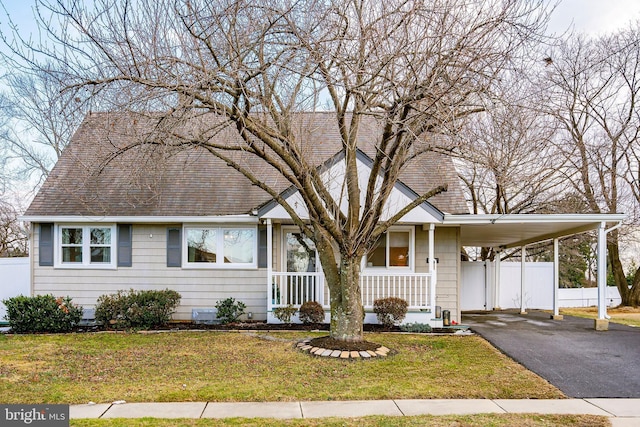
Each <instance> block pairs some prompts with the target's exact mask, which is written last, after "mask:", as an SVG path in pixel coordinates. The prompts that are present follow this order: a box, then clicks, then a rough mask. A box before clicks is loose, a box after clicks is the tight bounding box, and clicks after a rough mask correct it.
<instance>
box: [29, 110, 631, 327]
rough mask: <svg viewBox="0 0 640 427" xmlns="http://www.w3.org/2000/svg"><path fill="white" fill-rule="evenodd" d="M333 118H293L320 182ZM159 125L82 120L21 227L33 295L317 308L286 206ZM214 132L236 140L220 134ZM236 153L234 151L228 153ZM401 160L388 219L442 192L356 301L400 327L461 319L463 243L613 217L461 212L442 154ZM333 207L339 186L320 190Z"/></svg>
mask: <svg viewBox="0 0 640 427" xmlns="http://www.w3.org/2000/svg"><path fill="white" fill-rule="evenodd" d="M331 114H332V113H308V114H306V113H303V114H300V115H299V116H297V118H296V120H298V122H297V123H296V126H297V128H298V129H299V133H300V135H299V139H300V141H302V146H303V149H304V150H307V152H306V153H305V154H308V156H309V158H310V159H314V160H315V162H316V163H317V166H318V167H319V168H320V167H321V168H322V171H323V172H322V173H323V176H324V177H325V179H326V180H336V181H335V182H339V178H340V177H341V176H342V175H343V173H344V172H343V171H344V162H343V157H342V156H341V154H340V147H341V145H340V139H339V135H338V130H337V129H336V127H335V125H334V124H333V123H334V122H333V121H332V120H331V119H332V116H331ZM154 126H156V122H155V121H154V120H152V119H150V118H147V119H144V118H140V117H138V118H133V117H132V116H130V115H126V114H118V113H93V114H90V115H89V116H87V117H86V119H85V120H84V122H83V123H82V125H81V126H80V127H79V129H78V130H77V132H76V133H75V135H74V136H73V138H72V140H71V141H70V143H69V145H68V147H67V148H66V149H65V151H64V152H63V154H62V156H61V157H60V159H59V161H58V163H57V164H56V166H55V167H54V169H53V170H52V171H51V173H50V175H49V176H48V178H47V180H46V182H45V183H44V184H43V186H42V188H41V189H40V191H39V192H38V194H37V195H36V197H35V198H34V200H33V202H32V203H31V205H30V206H29V208H28V209H27V211H26V213H25V215H24V217H23V219H24V220H27V221H30V222H31V223H32V235H31V254H32V256H31V277H32V281H31V288H32V293H33V294H48V293H51V294H54V295H69V296H71V297H72V298H73V300H74V301H75V302H76V303H78V304H81V305H82V306H84V307H86V308H89V307H92V306H93V305H95V303H96V300H97V298H98V297H99V296H100V295H103V294H109V293H115V292H116V291H118V290H122V289H129V288H135V289H164V288H170V289H174V290H176V291H178V292H179V293H180V294H181V295H182V301H181V306H180V307H179V308H178V311H177V313H176V314H175V315H174V318H176V319H184V320H188V319H191V316H192V312H193V311H194V310H196V311H197V310H202V309H208V308H212V307H214V305H215V303H216V302H217V301H219V300H222V299H225V298H227V297H233V298H236V299H237V300H240V301H242V302H244V303H245V304H246V305H247V311H248V312H250V313H251V317H252V318H253V319H262V320H264V319H267V320H269V321H275V319H274V317H273V313H272V311H273V309H274V308H275V307H278V306H284V305H287V304H293V305H300V304H302V303H303V302H304V301H308V300H315V301H318V302H320V303H321V304H322V305H324V306H325V307H327V309H328V304H329V298H328V290H327V287H326V286H325V285H324V279H323V274H322V269H321V267H320V264H319V262H318V260H317V254H316V252H315V247H314V245H313V242H311V241H310V240H308V239H306V238H304V236H302V235H301V233H300V232H299V230H298V229H297V228H296V227H295V226H293V223H292V221H291V219H290V217H289V215H288V214H287V213H286V211H285V210H284V209H283V208H282V207H281V206H280V205H279V204H278V203H276V202H275V201H274V200H273V198H272V197H271V196H270V195H269V194H267V193H266V192H264V191H263V190H262V189H260V188H258V187H257V186H254V185H252V184H251V183H250V182H249V180H247V179H246V178H245V177H244V176H243V175H242V174H240V173H239V172H237V171H235V170H234V169H232V168H230V167H228V166H227V164H226V163H225V162H224V161H222V160H220V159H218V158H216V157H215V156H213V155H211V154H210V153H208V152H207V151H206V150H205V149H204V148H202V147H198V146H194V147H190V148H186V149H185V148H180V149H178V148H175V147H173V148H172V147H167V146H164V145H160V146H158V145H154V144H151V143H149V144H142V145H140V144H135V143H137V142H139V141H147V140H149V141H151V138H150V135H152V134H153V132H154ZM216 132H217V134H216V136H215V137H216V138H221V139H226V140H228V141H233V140H234V138H238V135H237V132H235V128H233V127H231V126H227V127H224V126H223V127H221V128H218V129H217V131H216ZM378 134H379V125H378V124H377V122H376V121H375V120H374V119H370V120H368V121H365V122H364V123H363V125H362V132H361V133H360V138H361V141H360V143H361V146H362V150H361V151H359V152H358V168H359V171H360V176H361V177H363V178H362V179H366V177H367V175H368V174H367V170H370V166H371V159H370V155H371V152H372V150H373V145H372V143H371V141H375V138H376V135H378ZM236 155H241V153H238V154H236ZM418 159H419V160H413V161H411V162H409V163H408V164H407V165H406V166H405V168H404V169H403V171H402V173H401V175H400V181H399V182H398V183H397V184H396V186H395V188H394V190H393V192H392V194H391V197H390V201H389V203H388V206H387V209H388V212H387V213H386V214H387V215H391V214H393V213H394V212H397V211H394V209H397V208H398V206H401V205H405V204H406V203H408V202H409V201H410V200H412V199H413V198H414V197H416V196H417V195H418V194H422V193H424V192H426V191H428V190H430V189H432V188H433V187H435V186H437V185H440V184H448V191H447V192H445V193H441V194H439V195H437V196H435V197H433V198H431V199H429V200H428V201H427V202H425V203H423V204H422V205H420V206H419V207H417V208H415V209H413V210H412V211H411V212H409V213H408V214H407V215H405V216H404V217H403V218H402V219H401V220H400V221H399V222H398V223H397V224H396V225H395V226H393V227H392V228H391V229H390V230H389V231H388V233H386V234H385V235H384V236H383V238H382V239H381V240H380V244H379V245H378V247H377V248H376V249H375V250H374V251H372V252H371V253H369V254H368V255H367V258H366V260H365V261H364V265H363V269H362V277H361V286H362V297H363V304H364V306H365V309H366V310H367V311H369V313H368V314H367V316H368V317H367V319H366V321H373V320H374V319H375V316H374V315H373V314H371V312H370V311H371V308H372V305H373V301H374V300H375V299H377V298H381V297H386V296H398V297H402V298H404V299H406V300H407V301H408V302H409V312H410V313H409V316H408V317H407V321H410V322H415V321H418V322H422V323H432V324H434V325H435V324H438V321H437V320H435V319H434V318H435V306H436V305H437V306H440V307H441V308H442V309H443V310H449V311H450V312H451V318H452V319H453V320H458V321H459V319H460V312H459V307H460V304H459V301H460V280H461V272H460V265H461V261H460V253H461V248H462V246H464V245H474V246H476V245H477V246H494V247H510V246H516V245H526V244H529V243H532V242H534V241H539V240H546V239H551V238H557V237H558V236H562V235H566V234H567V233H573V232H580V231H584V230H587V229H595V228H598V227H600V228H602V224H606V223H611V222H614V223H615V222H619V221H621V219H622V216H620V215H618V216H606V215H600V216H598V215H591V216H580V215H568V216H558V215H547V216H542V215H534V216H523V215H502V216H496V215H470V214H469V213H468V209H467V206H466V203H465V200H464V195H463V192H462V189H461V187H460V184H459V182H458V179H457V175H456V171H455V168H454V165H453V163H452V160H451V159H450V158H449V157H448V156H444V155H441V154H438V153H435V152H430V153H428V154H426V155H424V156H421V157H419V158H418ZM240 161H241V162H243V165H245V166H246V167H248V168H251V169H252V170H253V171H255V173H257V174H259V176H261V177H262V179H263V181H264V182H265V183H268V184H269V185H270V186H272V188H275V189H277V190H278V191H281V194H282V196H283V197H285V198H287V199H288V200H289V201H290V204H291V206H295V207H296V209H298V210H299V212H298V213H299V214H300V215H302V217H304V216H305V212H304V207H303V204H302V203H298V202H296V198H297V197H299V195H298V194H297V190H296V189H295V188H292V187H291V186H290V184H289V183H288V182H286V181H285V180H284V178H283V177H282V176H281V175H280V174H279V173H277V172H276V171H275V170H273V169H272V168H270V167H267V166H265V165H264V164H262V163H260V162H259V161H256V160H255V159H253V158H250V157H247V158H240ZM329 187H330V189H331V190H330V191H331V192H332V194H334V197H335V198H336V200H338V198H339V197H340V196H339V194H340V191H339V190H340V188H339V186H338V185H337V184H335V185H334V184H331V183H330V184H329Z"/></svg>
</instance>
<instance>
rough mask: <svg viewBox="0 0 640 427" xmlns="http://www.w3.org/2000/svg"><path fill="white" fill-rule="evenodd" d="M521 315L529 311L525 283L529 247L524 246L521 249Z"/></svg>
mask: <svg viewBox="0 0 640 427" xmlns="http://www.w3.org/2000/svg"><path fill="white" fill-rule="evenodd" d="M520 258H521V260H520V314H527V310H526V308H525V306H524V282H525V270H526V268H525V265H526V261H527V247H526V246H523V247H522V248H521V249H520Z"/></svg>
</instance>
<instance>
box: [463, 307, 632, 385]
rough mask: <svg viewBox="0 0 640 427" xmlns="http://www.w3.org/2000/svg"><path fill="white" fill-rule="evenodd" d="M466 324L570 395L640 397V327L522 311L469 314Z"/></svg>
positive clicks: (464, 317) (464, 315)
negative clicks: (603, 327) (599, 325)
mask: <svg viewBox="0 0 640 427" xmlns="http://www.w3.org/2000/svg"><path fill="white" fill-rule="evenodd" d="M462 320H463V323H464V324H465V325H469V326H470V327H471V329H472V330H473V331H474V332H476V333H477V334H479V335H481V336H482V337H484V338H485V339H486V340H488V341H489V342H490V343H491V344H493V345H494V346H495V347H496V348H498V349H499V350H500V351H502V352H503V353H505V354H506V355H508V356H510V357H511V358H512V359H514V360H515V361H517V362H519V363H520V364H522V365H524V366H525V367H526V368H527V369H529V370H531V371H533V372H535V373H537V374H538V375H540V376H541V377H543V378H544V379H546V380H547V381H549V382H550V383H551V384H553V385H554V386H556V387H558V388H559V389H560V390H562V392H564V393H565V394H566V395H567V396H569V397H575V398H588V397H605V398H607V397H634V398H640V328H633V327H630V326H625V325H619V324H615V323H609V330H608V331H603V332H598V331H596V330H594V324H593V320H590V319H582V318H578V317H572V316H564V320H551V319H550V318H549V314H548V313H544V312H541V311H530V312H529V313H528V314H525V315H521V314H520V313H519V312H517V311H513V312H510V311H498V312H487V313H464V314H463V316H462Z"/></svg>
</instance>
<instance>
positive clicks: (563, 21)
mask: <svg viewBox="0 0 640 427" xmlns="http://www.w3.org/2000/svg"><path fill="white" fill-rule="evenodd" d="M548 3H552V2H551V1H549V2H548ZM638 19H640V0H562V1H561V3H560V4H559V5H558V6H557V7H556V9H555V10H554V12H553V14H552V15H551V21H550V22H549V30H550V31H551V32H555V33H556V34H560V33H562V32H563V31H564V30H566V29H567V28H569V27H571V28H572V29H575V30H576V31H578V32H583V33H586V34H590V35H594V36H595V35H602V34H606V33H609V32H611V31H615V30H616V29H618V28H620V27H625V26H626V25H628V23H629V22H631V21H635V20H638Z"/></svg>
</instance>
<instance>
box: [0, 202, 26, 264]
mask: <svg viewBox="0 0 640 427" xmlns="http://www.w3.org/2000/svg"><path fill="white" fill-rule="evenodd" d="M18 214H19V213H18V212H17V210H16V208H15V207H14V206H13V205H11V204H9V203H6V202H3V201H2V200H0V258H6V257H23V256H28V255H29V229H28V227H27V226H26V225H25V224H24V223H22V222H21V221H18Z"/></svg>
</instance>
